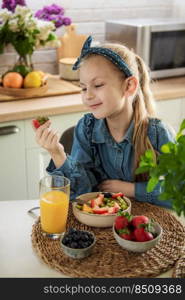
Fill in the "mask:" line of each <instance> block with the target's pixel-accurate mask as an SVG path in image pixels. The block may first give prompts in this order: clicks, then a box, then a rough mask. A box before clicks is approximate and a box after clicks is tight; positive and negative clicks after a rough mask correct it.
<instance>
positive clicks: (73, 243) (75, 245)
mask: <svg viewBox="0 0 185 300" xmlns="http://www.w3.org/2000/svg"><path fill="white" fill-rule="evenodd" d="M70 248H74V249H76V248H78V244H77V243H76V242H72V243H71V245H70Z"/></svg>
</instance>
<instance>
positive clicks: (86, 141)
mask: <svg viewBox="0 0 185 300" xmlns="http://www.w3.org/2000/svg"><path fill="white" fill-rule="evenodd" d="M89 121H90V120H89V116H88V115H85V116H84V117H83V118H82V119H81V120H80V121H79V122H78V124H77V126H76V127H75V131H74V139H73V146H72V151H71V155H68V156H66V158H65V161H64V163H63V164H61V165H56V164H55V162H56V159H57V157H56V156H55V160H54V159H51V161H50V163H49V166H48V167H47V169H46V170H47V172H48V173H49V174H58V175H64V176H65V177H67V178H69V179H70V182H71V198H72V199H74V198H75V197H76V196H77V195H79V194H83V193H87V192H92V191H93V189H95V188H96V186H97V184H98V183H99V182H101V181H102V180H104V179H106V178H107V177H106V174H105V172H104V171H103V170H102V168H101V166H100V164H98V162H97V160H96V161H95V160H94V158H93V152H92V147H91V130H92V128H91V126H90V122H89ZM57 162H58V161H57ZM59 162H60V161H59Z"/></svg>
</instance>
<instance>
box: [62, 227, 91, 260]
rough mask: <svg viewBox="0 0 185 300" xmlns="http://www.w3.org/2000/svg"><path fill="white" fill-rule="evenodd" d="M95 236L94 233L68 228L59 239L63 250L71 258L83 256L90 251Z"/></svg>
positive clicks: (87, 254)
mask: <svg viewBox="0 0 185 300" xmlns="http://www.w3.org/2000/svg"><path fill="white" fill-rule="evenodd" d="M95 243H96V238H95V235H94V233H92V232H90V231H85V230H78V229H76V228H70V229H69V230H68V232H65V234H64V236H62V238H61V240H60V245H61V248H62V249H63V252H64V253H65V254H66V255H67V256H70V257H72V258H85V257H87V256H89V255H90V254H91V253H92V250H93V248H94V246H95Z"/></svg>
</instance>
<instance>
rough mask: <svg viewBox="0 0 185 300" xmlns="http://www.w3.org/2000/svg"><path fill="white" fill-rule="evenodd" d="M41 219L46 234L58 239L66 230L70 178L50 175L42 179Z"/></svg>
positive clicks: (40, 189) (40, 191)
mask: <svg viewBox="0 0 185 300" xmlns="http://www.w3.org/2000/svg"><path fill="white" fill-rule="evenodd" d="M39 193H40V219H41V228H42V232H43V234H44V235H46V236H47V237H50V238H53V239H56V238H59V237H60V236H61V234H63V233H64V232H65V230H66V222H67V216H68V209H69V199H70V180H69V179H68V178H66V177H64V176H60V175H48V176H45V177H43V178H42V179H41V180H40V184H39Z"/></svg>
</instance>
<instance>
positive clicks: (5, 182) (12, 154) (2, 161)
mask: <svg viewBox="0 0 185 300" xmlns="http://www.w3.org/2000/svg"><path fill="white" fill-rule="evenodd" d="M25 197H27V182H26V159H25V139H24V122H23V121H16V122H6V123H0V200H13V199H25Z"/></svg>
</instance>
